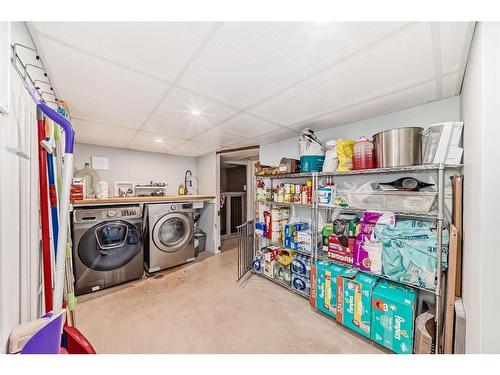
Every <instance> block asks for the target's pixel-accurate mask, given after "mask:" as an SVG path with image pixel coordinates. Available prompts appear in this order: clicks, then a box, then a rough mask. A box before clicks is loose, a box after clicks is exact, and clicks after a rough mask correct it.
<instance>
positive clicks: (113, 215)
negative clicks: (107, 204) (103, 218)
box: [106, 211, 116, 217]
mask: <svg viewBox="0 0 500 375" xmlns="http://www.w3.org/2000/svg"><path fill="white" fill-rule="evenodd" d="M106 215H107V216H108V217H115V216H116V211H108V213H107V214H106Z"/></svg>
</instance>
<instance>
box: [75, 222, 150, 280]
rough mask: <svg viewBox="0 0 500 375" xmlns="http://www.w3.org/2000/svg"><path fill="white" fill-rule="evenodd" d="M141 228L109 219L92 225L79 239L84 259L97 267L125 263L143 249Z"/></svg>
mask: <svg viewBox="0 0 500 375" xmlns="http://www.w3.org/2000/svg"><path fill="white" fill-rule="evenodd" d="M141 247H142V237H141V232H140V230H138V229H137V227H136V226H135V225H133V224H131V223H128V222H126V221H123V220H114V221H108V222H105V223H100V224H96V225H94V226H93V227H92V228H90V229H88V230H87V231H86V232H85V234H84V235H83V236H82V238H81V239H80V242H79V243H78V256H79V258H80V260H81V261H82V263H83V264H84V265H85V266H87V267H88V268H90V269H93V270H96V271H112V270H115V269H118V268H120V267H123V266H124V265H125V264H127V263H128V262H130V261H131V260H132V259H133V258H134V257H135V256H136V255H137V254H139V253H140V252H141Z"/></svg>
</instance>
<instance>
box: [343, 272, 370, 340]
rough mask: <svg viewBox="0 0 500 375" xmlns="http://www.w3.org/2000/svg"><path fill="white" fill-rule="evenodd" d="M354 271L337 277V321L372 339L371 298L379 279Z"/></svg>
mask: <svg viewBox="0 0 500 375" xmlns="http://www.w3.org/2000/svg"><path fill="white" fill-rule="evenodd" d="M348 271H351V272H348ZM352 271H353V270H352V269H349V270H347V271H345V272H343V273H342V274H340V275H339V276H338V277H337V321H338V322H340V323H342V324H343V325H344V326H346V327H348V328H350V329H352V330H353V331H355V332H358V333H359V334H361V335H363V336H365V337H368V338H370V323H371V309H372V308H371V298H372V292H373V288H374V287H375V285H376V284H377V281H378V277H376V276H372V275H368V274H366V273H362V272H359V273H356V271H354V272H352Z"/></svg>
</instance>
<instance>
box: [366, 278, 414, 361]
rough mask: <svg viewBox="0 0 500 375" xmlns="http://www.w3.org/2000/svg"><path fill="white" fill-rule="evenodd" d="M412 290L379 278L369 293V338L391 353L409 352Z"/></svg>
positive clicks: (411, 334)
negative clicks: (370, 300) (370, 298)
mask: <svg viewBox="0 0 500 375" xmlns="http://www.w3.org/2000/svg"><path fill="white" fill-rule="evenodd" d="M415 305H416V291H415V290H414V289H412V288H408V287H405V286H404V285H400V284H396V283H393V282H390V281H387V280H380V282H379V283H378V284H377V286H376V287H375V289H374V290H373V293H372V318H371V339H372V340H373V341H375V342H376V343H378V344H380V345H383V346H385V347H386V348H388V349H390V350H392V351H393V352H395V353H400V354H411V353H412V352H413V326H414V324H413V322H414V320H415Z"/></svg>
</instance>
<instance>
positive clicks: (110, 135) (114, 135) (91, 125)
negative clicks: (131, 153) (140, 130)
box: [71, 119, 136, 148]
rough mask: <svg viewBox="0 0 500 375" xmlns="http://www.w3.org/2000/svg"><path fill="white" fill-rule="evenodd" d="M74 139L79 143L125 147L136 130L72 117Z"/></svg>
mask: <svg viewBox="0 0 500 375" xmlns="http://www.w3.org/2000/svg"><path fill="white" fill-rule="evenodd" d="M71 124H72V125H73V128H74V129H75V140H76V141H77V142H79V143H87V144H93V145H102V146H111V147H122V148H126V147H127V146H128V143H129V142H130V141H131V140H132V138H134V136H135V133H136V131H135V130H132V129H124V128H118V127H114V126H108V125H103V124H99V123H95V122H92V121H85V120H78V119H72V121H71Z"/></svg>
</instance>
